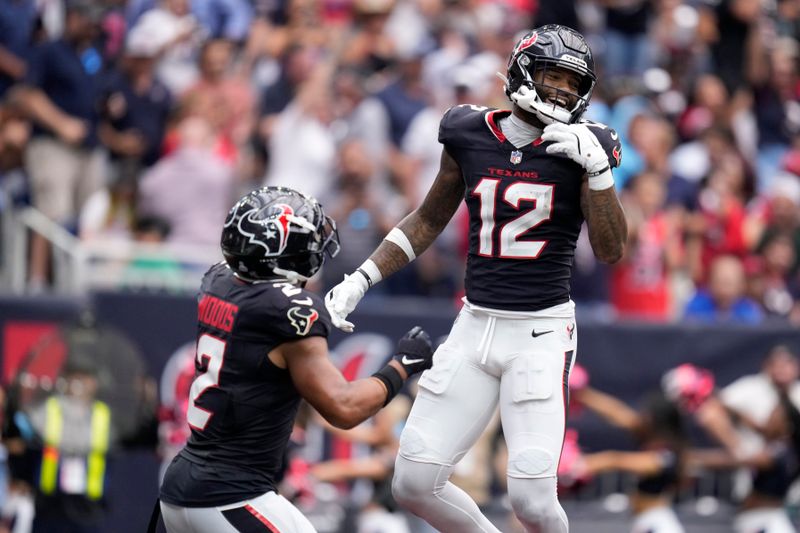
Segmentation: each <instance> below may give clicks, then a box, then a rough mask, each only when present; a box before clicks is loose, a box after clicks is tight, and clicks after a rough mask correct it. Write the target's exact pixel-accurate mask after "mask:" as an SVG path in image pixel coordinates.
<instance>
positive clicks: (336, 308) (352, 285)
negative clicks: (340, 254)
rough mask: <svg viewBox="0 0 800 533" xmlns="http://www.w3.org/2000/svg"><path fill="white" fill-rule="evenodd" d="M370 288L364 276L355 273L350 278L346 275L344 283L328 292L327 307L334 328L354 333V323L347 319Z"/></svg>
mask: <svg viewBox="0 0 800 533" xmlns="http://www.w3.org/2000/svg"><path fill="white" fill-rule="evenodd" d="M368 288H369V284H368V283H367V280H366V279H365V278H364V276H362V275H361V273H360V272H355V273H354V274H350V275H349V276H348V275H347V274H345V275H344V281H343V282H341V283H340V284H338V285H337V286H335V287H334V288H332V289H331V290H329V291H328V294H326V295H325V307H326V308H327V309H328V313H330V315H331V323H333V325H334V326H336V327H337V328H339V329H341V330H342V331H346V332H348V333H351V332H352V331H353V323H352V322H348V321H347V320H345V319H346V318H347V315H349V314H350V313H352V312H353V309H355V308H356V306H357V305H358V302H360V301H361V298H363V297H364V293H365V292H367V289H368Z"/></svg>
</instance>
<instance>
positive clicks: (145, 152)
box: [99, 27, 172, 181]
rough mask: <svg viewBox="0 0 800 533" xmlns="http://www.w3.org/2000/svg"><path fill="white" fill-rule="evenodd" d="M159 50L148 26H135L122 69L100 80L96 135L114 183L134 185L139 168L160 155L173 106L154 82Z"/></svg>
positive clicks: (148, 164)
mask: <svg viewBox="0 0 800 533" xmlns="http://www.w3.org/2000/svg"><path fill="white" fill-rule="evenodd" d="M160 51H161V50H160V47H159V44H158V40H157V39H154V38H153V37H152V36H151V35H150V34H149V33H148V31H147V28H140V27H137V28H134V29H133V30H132V31H131V32H130V33H129V34H128V36H127V39H126V43H125V52H124V55H123V58H122V64H121V69H120V70H118V71H112V72H111V73H110V74H109V75H108V76H107V77H106V78H105V79H104V80H103V87H102V100H101V110H102V119H101V121H100V127H99V134H100V138H101V139H102V141H103V144H105V145H106V146H107V147H108V150H109V155H110V157H111V163H112V165H113V172H112V175H113V178H114V179H115V181H116V180H120V179H125V180H134V181H135V180H136V178H137V177H138V173H139V171H140V169H141V168H142V167H148V166H151V165H153V164H154V163H155V162H156V161H157V160H158V158H159V156H160V150H161V143H162V140H163V138H164V129H165V127H166V123H167V119H168V117H169V114H170V111H171V108H172V99H171V96H170V93H169V91H168V89H167V88H166V86H164V84H162V83H161V82H159V81H158V80H157V79H155V74H154V67H155V62H156V61H157V59H158V56H159V53H160Z"/></svg>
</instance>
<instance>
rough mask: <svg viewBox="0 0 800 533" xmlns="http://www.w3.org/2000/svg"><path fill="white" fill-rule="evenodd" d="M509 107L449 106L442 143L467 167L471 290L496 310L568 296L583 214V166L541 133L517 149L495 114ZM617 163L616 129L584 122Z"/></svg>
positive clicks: (473, 298)
mask: <svg viewBox="0 0 800 533" xmlns="http://www.w3.org/2000/svg"><path fill="white" fill-rule="evenodd" d="M510 113H511V112H510V111H502V110H497V109H488V108H485V107H478V106H472V105H460V106H456V107H453V108H451V109H449V110H448V111H447V112H446V113H445V115H444V117H443V118H442V121H441V123H440V125H439V142H441V143H442V144H443V145H444V146H445V149H446V150H447V152H448V153H449V154H450V156H451V157H453V159H455V160H456V162H457V163H458V165H459V166H460V167H461V173H462V176H463V179H464V183H465V185H466V191H465V201H466V203H467V207H468V209H469V217H470V224H469V254H468V256H467V271H466V280H465V286H466V295H467V298H468V299H469V301H470V302H472V303H474V304H477V305H482V306H485V307H491V308H495V309H506V310H512V311H538V310H540V309H546V308H548V307H552V306H554V305H558V304H562V303H565V302H567V301H568V300H569V290H570V288H569V279H570V273H571V270H572V261H573V256H574V253H575V244H576V242H577V240H578V234H579V233H580V229H581V223H582V222H583V213H582V211H581V205H580V192H581V183H582V180H583V175H584V173H585V172H584V170H583V168H581V167H580V165H578V164H577V163H574V162H573V161H571V160H569V159H566V158H564V157H561V156H555V155H549V154H547V152H546V151H545V148H546V147H547V145H548V143H542V142H541V141H539V140H537V141H534V142H533V143H531V144H529V145H528V146H524V147H522V148H520V149H517V148H515V147H514V145H512V144H511V143H510V142H509V141H508V140H506V138H505V136H504V135H503V133H502V131H501V130H500V128H499V127H498V125H497V121H498V120H499V119H501V118H503V117H507V116H508V115H509V114H510ZM586 125H587V126H590V127H591V128H592V131H593V132H594V133H595V135H596V136H597V138H598V140H599V141H600V142H601V144H602V145H603V147H604V148H605V149H606V152H607V154H608V159H609V164H610V165H611V166H612V167H615V166H617V165H619V161H620V156H621V152H620V150H621V148H620V143H619V140H618V138H617V134H616V132H614V131H613V130H611V129H610V128H607V127H606V126H604V125H602V124H597V123H593V122H586Z"/></svg>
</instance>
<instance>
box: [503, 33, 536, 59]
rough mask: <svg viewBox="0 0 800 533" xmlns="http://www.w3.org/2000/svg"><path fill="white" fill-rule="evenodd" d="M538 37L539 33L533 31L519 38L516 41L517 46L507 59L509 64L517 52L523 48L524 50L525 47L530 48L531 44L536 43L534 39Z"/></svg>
mask: <svg viewBox="0 0 800 533" xmlns="http://www.w3.org/2000/svg"><path fill="white" fill-rule="evenodd" d="M538 38H539V34H538V33H536V32H534V33H532V34H531V35H529V36H528V37H524V38H522V39H520V41H519V42H518V43H517V46H515V47H514V51H513V52H512V53H511V57H510V58H509V61H508V62H509V65H510V64H511V62H512V61H514V58H515V57H517V54H519V53H520V52H522V51H523V50H525V49H527V48H530V47H531V46H533V45H534V44H536V39H538Z"/></svg>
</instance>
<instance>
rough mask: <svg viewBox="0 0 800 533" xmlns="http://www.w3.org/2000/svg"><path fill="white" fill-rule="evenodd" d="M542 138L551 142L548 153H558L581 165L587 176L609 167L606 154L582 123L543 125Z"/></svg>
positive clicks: (599, 172)
mask: <svg viewBox="0 0 800 533" xmlns="http://www.w3.org/2000/svg"><path fill="white" fill-rule="evenodd" d="M542 140H543V141H546V142H552V144H550V145H549V146H548V147H547V153H548V154H558V155H562V156H564V157H567V158H569V159H572V160H573V161H575V162H576V163H578V164H579V165H580V166H582V167H583V168H584V169H585V170H586V172H587V173H588V174H589V176H592V175H598V174H601V173H602V172H604V171H605V170H607V169H608V168H609V165H608V156H607V155H606V151H605V150H603V146H602V145H601V144H600V141H598V140H597V137H595V135H594V133H592V131H591V130H590V129H589V128H588V127H587V126H585V125H584V124H561V123H556V124H550V125H548V126H545V128H544V133H542Z"/></svg>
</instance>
